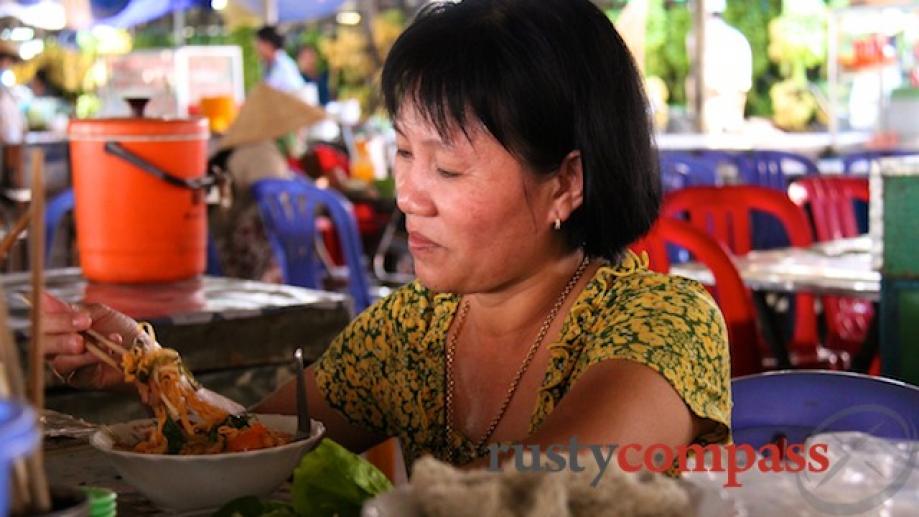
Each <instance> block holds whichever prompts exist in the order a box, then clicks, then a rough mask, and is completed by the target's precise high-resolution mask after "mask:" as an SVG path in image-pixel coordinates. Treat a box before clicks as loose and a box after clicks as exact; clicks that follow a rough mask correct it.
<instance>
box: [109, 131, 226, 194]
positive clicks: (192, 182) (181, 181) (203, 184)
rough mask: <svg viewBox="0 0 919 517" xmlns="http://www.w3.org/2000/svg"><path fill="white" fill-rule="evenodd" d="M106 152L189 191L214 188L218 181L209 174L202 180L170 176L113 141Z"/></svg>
mask: <svg viewBox="0 0 919 517" xmlns="http://www.w3.org/2000/svg"><path fill="white" fill-rule="evenodd" d="M105 152H107V153H109V154H111V155H114V156H117V157H119V158H121V159H122V160H124V161H126V162H128V163H130V164H131V165H133V166H135V167H137V168H138V169H140V170H142V171H144V172H146V173H147V174H151V175H153V176H155V177H157V178H159V179H161V180H163V181H165V182H166V183H168V184H170V185H173V186H175V187H180V188H186V189H189V190H203V189H208V188H210V187H212V186H214V184H215V183H216V182H217V181H218V180H217V178H216V177H215V176H212V175H209V174H205V175H204V176H203V177H201V178H193V179H186V178H180V177H178V176H173V175H172V174H169V173H168V172H166V171H164V170H163V169H160V168H159V167H157V166H156V165H153V164H152V163H150V162H148V161H147V160H145V159H143V158H141V157H140V156H137V155H136V154H134V153H132V152H131V151H128V150H127V149H125V147H124V146H123V145H121V144H120V143H118V142H112V141H109V142H106V143H105Z"/></svg>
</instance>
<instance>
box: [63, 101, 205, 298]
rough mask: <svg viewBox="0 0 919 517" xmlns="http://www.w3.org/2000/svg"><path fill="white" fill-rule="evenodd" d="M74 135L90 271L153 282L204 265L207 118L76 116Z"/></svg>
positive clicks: (94, 275)
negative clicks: (90, 117) (170, 118)
mask: <svg viewBox="0 0 919 517" xmlns="http://www.w3.org/2000/svg"><path fill="white" fill-rule="evenodd" d="M69 136H70V158H71V164H72V167H73V187H74V196H75V212H76V213H75V217H76V229H77V248H78V249H79V252H80V265H81V266H82V268H83V274H84V275H85V276H86V277H87V278H88V279H90V280H93V281H97V282H115V283H147V282H166V281H172V280H180V279H183V278H189V277H193V276H195V275H199V274H201V273H202V272H204V266H205V260H206V247H205V238H206V235H207V234H206V232H207V212H206V210H205V203H204V189H206V188H207V187H208V186H209V182H208V179H209V177H207V176H206V175H205V168H206V165H207V139H208V128H207V120H205V119H184V120H161V119H144V118H134V119H98V120H73V121H72V122H71V123H70V129H69Z"/></svg>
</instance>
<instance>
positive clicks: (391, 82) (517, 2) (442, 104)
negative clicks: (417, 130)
mask: <svg viewBox="0 0 919 517" xmlns="http://www.w3.org/2000/svg"><path fill="white" fill-rule="evenodd" d="M382 89H383V96H384V99H385V103H386V108H387V110H388V111H389V115H390V116H391V117H393V119H395V118H397V116H398V114H399V110H400V108H401V107H402V103H403V102H410V103H411V104H413V105H414V106H416V107H417V109H418V110H419V112H420V113H421V115H422V116H423V117H425V118H426V119H427V120H428V121H429V122H430V123H431V124H432V125H433V126H434V127H436V128H437V131H438V132H439V133H440V136H441V137H442V138H445V139H446V138H448V135H449V133H450V130H451V129H452V128H454V127H459V128H462V129H463V130H464V132H466V129H465V128H467V127H469V126H468V124H470V123H475V121H476V120H478V121H481V123H482V124H484V125H485V127H486V128H487V129H488V130H489V131H490V132H491V134H492V135H493V136H494V137H495V138H496V139H497V140H498V142H500V143H501V145H503V146H504V147H505V148H506V149H507V150H508V151H509V152H510V153H511V154H513V155H514V156H515V157H517V158H518V159H519V160H521V161H523V163H525V164H527V165H528V166H529V167H530V168H532V169H533V170H534V171H536V172H537V173H538V174H544V175H551V174H554V173H556V172H557V170H558V168H559V166H560V165H561V163H562V160H563V159H564V158H565V156H567V155H568V154H569V153H570V152H571V151H574V150H578V151H580V153H581V160H582V164H583V169H584V203H583V204H582V206H581V207H580V208H579V209H577V210H576V211H575V212H574V213H572V215H571V217H570V218H569V220H568V221H566V223H565V224H564V226H563V228H562V229H563V231H564V232H565V234H566V237H567V240H568V242H569V244H570V245H571V246H572V247H575V246H583V247H584V248H585V250H586V252H587V253H588V254H589V255H591V256H598V257H606V258H609V259H611V260H615V259H617V258H618V257H619V256H620V254H621V253H622V251H623V250H624V249H625V247H626V246H628V245H629V244H631V243H632V242H633V241H635V240H636V239H637V238H639V237H640V236H642V235H644V234H645V233H647V231H648V229H649V228H650V227H651V225H652V224H653V222H654V220H655V219H656V218H657V214H658V210H659V207H660V197H661V194H660V191H661V188H660V177H659V174H658V164H657V153H656V152H655V150H654V143H653V134H652V130H651V127H652V126H651V118H650V112H649V109H648V104H647V99H646V98H645V93H644V89H643V87H642V80H641V77H640V75H639V72H638V69H637V67H636V66H635V63H634V61H633V59H632V56H631V54H630V53H629V50H628V48H627V47H626V45H625V42H624V41H623V40H622V38H621V37H620V36H619V33H618V32H616V29H615V28H614V27H613V25H612V23H611V22H610V20H609V18H607V16H606V15H605V14H604V13H603V12H602V11H601V10H600V9H598V8H597V7H596V6H594V5H593V4H592V3H591V2H590V1H589V0H539V1H533V0H463V1H461V2H459V3H454V2H440V3H432V4H428V5H427V6H425V7H423V8H422V9H421V10H420V11H419V12H418V14H417V15H416V17H415V19H414V21H413V22H412V23H411V25H409V27H407V28H406V30H405V31H404V32H403V33H402V34H401V35H400V36H399V38H398V39H397V40H396V42H395V44H394V45H393V47H392V49H391V50H390V52H389V55H388V56H387V59H386V63H385V65H384V67H383V76H382ZM467 135H468V133H467Z"/></svg>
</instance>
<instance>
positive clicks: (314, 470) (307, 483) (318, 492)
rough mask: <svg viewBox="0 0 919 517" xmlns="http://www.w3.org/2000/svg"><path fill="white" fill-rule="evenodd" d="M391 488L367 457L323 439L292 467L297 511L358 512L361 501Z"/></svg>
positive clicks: (319, 513)
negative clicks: (294, 468)
mask: <svg viewBox="0 0 919 517" xmlns="http://www.w3.org/2000/svg"><path fill="white" fill-rule="evenodd" d="M390 489H392V483H390V482H389V479H387V477H386V476H385V475H384V474H383V473H382V472H380V471H379V470H378V469H377V468H376V467H374V466H373V465H372V464H371V463H369V462H368V461H367V460H365V459H363V458H361V457H360V456H358V455H357V454H354V453H352V452H350V451H348V450H347V449H345V448H344V447H342V446H341V445H338V444H337V443H335V442H333V441H331V440H328V439H324V440H322V441H321V442H320V443H319V445H318V446H317V447H316V448H315V449H314V450H313V451H311V452H310V453H309V454H307V455H305V456H304V457H303V459H302V460H301V461H300V465H299V466H298V467H297V469H296V470H294V482H293V487H292V489H291V496H292V498H293V506H294V510H296V512H297V514H299V515H311V516H312V515H316V516H330V517H331V516H334V515H338V516H340V517H349V516H359V515H360V513H361V506H362V505H363V504H364V501H366V500H368V499H370V498H372V497H374V496H376V495H377V494H380V493H382V492H385V491H387V490H390Z"/></svg>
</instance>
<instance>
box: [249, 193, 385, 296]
mask: <svg viewBox="0 0 919 517" xmlns="http://www.w3.org/2000/svg"><path fill="white" fill-rule="evenodd" d="M252 196H253V197H254V198H255V200H256V202H257V204H258V209H259V213H260V214H261V216H262V222H263V224H264V225H265V233H266V234H267V236H268V241H269V242H270V243H271V247H272V250H273V251H274V255H275V258H276V259H277V260H278V263H279V265H280V266H281V271H282V273H283V275H284V282H285V283H288V284H291V285H298V286H302V287H309V288H313V289H317V288H320V287H321V285H320V277H321V272H322V264H321V262H320V261H319V259H318V257H317V255H316V250H315V239H316V211H317V209H318V208H320V207H324V208H325V209H326V210H327V211H328V214H329V215H330V216H331V218H332V222H333V224H334V226H335V229H336V231H337V232H338V237H339V241H340V242H341V246H342V251H343V252H344V257H345V263H346V264H347V266H348V292H349V293H350V295H351V297H352V298H353V300H354V310H355V312H361V311H363V310H364V309H366V308H367V307H369V306H370V288H369V283H368V280H367V276H366V274H365V272H364V264H363V260H362V258H363V255H364V253H363V246H362V245H361V239H360V234H359V233H358V229H357V221H356V220H355V219H354V214H353V212H352V211H351V203H350V202H349V201H348V200H347V199H345V198H344V196H342V195H341V194H339V193H338V192H336V191H334V190H327V189H321V188H319V187H316V186H315V185H313V184H312V183H310V182H308V181H306V180H304V179H301V178H295V179H290V180H287V179H264V180H260V181H257V182H256V183H254V184H253V185H252Z"/></svg>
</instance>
